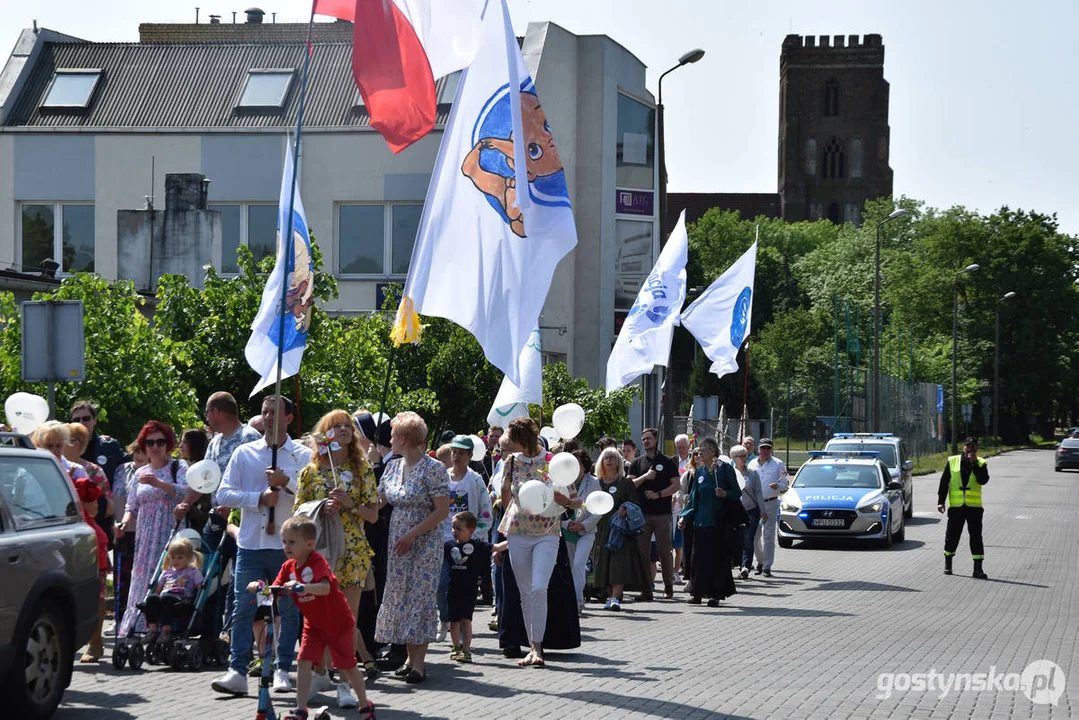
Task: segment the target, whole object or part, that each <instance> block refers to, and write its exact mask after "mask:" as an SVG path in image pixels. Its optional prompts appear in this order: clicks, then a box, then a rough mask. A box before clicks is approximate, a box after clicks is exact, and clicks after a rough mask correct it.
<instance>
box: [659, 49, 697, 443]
mask: <svg viewBox="0 0 1079 720" xmlns="http://www.w3.org/2000/svg"><path fill="white" fill-rule="evenodd" d="M703 57H704V50H701V49H700V48H695V49H693V50H690V51H689V52H687V53H685V54H683V55H682V56H681V57H679V58H678V64H677V65H675V66H674V67H672V68H670V69H669V70H666V71H665V72H663V73H662V74H660V76H659V102H658V104H657V105H656V138H657V142H656V145H657V151H658V152H657V154H658V155H659V157H658V158H657V160H658V164H659V242H660V243H661V244H662V243H665V242H667V151H666V142H665V139H664V135H663V130H664V124H663V78H665V77H667V75H669V74H670V73H672V72H674V71H675V70H677V69H678V68H680V67H682V66H683V65H689V64H690V63H695V62H697V61H698V60H700V59H701V58H703ZM666 373H667V375H668V377H669V376H670V370H669V369H668V370H666ZM664 384H666V382H665V383H664ZM673 389H674V388H673V387H672V386H670V385H668V386H667V387H666V391H665V392H664V393H663V398H662V403H663V407H662V408H661V412H660V426H661V427H662V426H663V424H664V420H665V419H666V417H667V415H668V412H667V410H668V409H669V408H671V407H672V403H673V402H674V392H673ZM669 414H670V415H671V417H673V416H674V413H673V411H672V412H671V413H669Z"/></svg>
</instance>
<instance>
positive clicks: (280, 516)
mask: <svg viewBox="0 0 1079 720" xmlns="http://www.w3.org/2000/svg"><path fill="white" fill-rule="evenodd" d="M294 413H295V408H294V406H293V404H292V401H291V400H289V399H288V398H286V397H278V396H270V397H267V398H266V399H265V400H263V402H262V421H263V424H264V427H265V428H266V435H265V436H264V437H263V438H262V439H261V440H257V441H255V442H251V443H248V444H246V445H241V446H240V447H238V448H236V451H235V452H234V453H233V454H232V459H231V460H229V464H228V467H227V468H226V469H225V474H224V476H223V477H222V479H221V487H219V488H218V490H217V499H218V501H219V502H220V503H221V504H222V505H225V506H227V507H233V508H240V509H241V514H240V534H239V537H237V539H236V544H237V545H238V547H239V550H238V551H237V553H236V571H235V579H234V580H233V582H234V583H235V584H236V602H235V605H234V606H233V609H232V630H231V642H232V648H231V653H230V657H229V669H228V672H226V673H225V675H224V677H222V678H220V679H218V680H215V681H214V682H213V684H212V687H213V689H214V690H216V691H218V692H223V693H230V694H233V695H246V694H247V666H248V664H249V663H250V662H251V643H252V641H253V631H252V622H253V620H254V617H255V606H256V596H255V595H252V594H251V593H248V592H247V591H246V588H247V585H248V584H249V583H251V582H257V581H259V580H263V581H266V582H271V581H272V580H273V579H274V578H275V577H276V576H277V572H278V571H279V570H280V569H281V565H283V564H284V562H285V553H284V551H283V550H282V549H281V537H280V535H279V534H278V530H279V528H280V527H281V524H282V523H284V522H285V520H287V519H288V518H289V517H291V516H292V504H293V500H294V498H295V493H296V487H297V486H296V479H297V477H298V475H299V473H300V470H301V469H302V468H303V466H304V465H306V464H307V463H308V462H309V461H310V459H311V450H310V449H309V448H307V447H306V446H304V445H301V444H300V443H298V442H296V441H295V440H293V439H292V438H290V437H289V436H288V426H289V425H290V424H291V423H292V419H293V416H294ZM274 440H277V443H276V445H277V466H276V469H273V447H274ZM271 510H272V511H273V512H272V513H271ZM271 514H272V516H273V517H272V523H271ZM278 617H279V618H280V619H281V633H280V636H279V637H278V638H276V640H277V668H276V669H275V670H274V676H273V689H274V692H289V691H290V690H291V689H292V685H291V683H290V682H289V676H288V672H289V669H290V668H291V666H292V660H293V658H294V657H295V656H296V638H297V636H298V635H299V632H300V616H299V612H298V611H297V610H296V606H295V604H294V603H293V602H292V599H291V598H290V597H288V596H281V597H280V598H279V599H278Z"/></svg>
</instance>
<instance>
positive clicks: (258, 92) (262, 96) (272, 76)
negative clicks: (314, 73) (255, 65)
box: [236, 68, 295, 108]
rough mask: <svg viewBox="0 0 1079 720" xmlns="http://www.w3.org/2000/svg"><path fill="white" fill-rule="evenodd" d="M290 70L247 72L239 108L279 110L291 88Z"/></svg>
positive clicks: (291, 73)
mask: <svg viewBox="0 0 1079 720" xmlns="http://www.w3.org/2000/svg"><path fill="white" fill-rule="evenodd" d="M294 74H295V71H294V70H293V69H292V68H284V69H267V70H263V69H259V70H248V71H247V81H246V82H245V83H244V89H243V92H242V93H241V94H240V102H238V103H237V104H236V107H241V108H279V107H281V106H282V105H284V104H285V97H286V96H287V95H288V91H289V88H290V87H291V86H292V76H293V75H294Z"/></svg>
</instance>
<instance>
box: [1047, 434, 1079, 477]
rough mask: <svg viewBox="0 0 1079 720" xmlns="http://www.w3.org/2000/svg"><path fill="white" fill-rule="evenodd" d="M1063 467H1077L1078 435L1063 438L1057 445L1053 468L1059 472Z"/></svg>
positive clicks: (1078, 465)
mask: <svg viewBox="0 0 1079 720" xmlns="http://www.w3.org/2000/svg"><path fill="white" fill-rule="evenodd" d="M1064 468H1079V437H1070V438H1064V439H1063V440H1061V441H1060V444H1059V445H1057V451H1056V462H1055V464H1054V468H1053V469H1055V470H1056V471H1057V472H1061V471H1062V470H1064Z"/></svg>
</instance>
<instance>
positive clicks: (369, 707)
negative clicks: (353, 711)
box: [360, 700, 375, 720]
mask: <svg viewBox="0 0 1079 720" xmlns="http://www.w3.org/2000/svg"><path fill="white" fill-rule="evenodd" d="M360 717H362V718H366V719H367V720H375V704H374V703H373V702H371V701H370V700H368V701H367V704H366V705H364V706H363V707H362V708H360Z"/></svg>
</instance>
